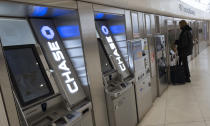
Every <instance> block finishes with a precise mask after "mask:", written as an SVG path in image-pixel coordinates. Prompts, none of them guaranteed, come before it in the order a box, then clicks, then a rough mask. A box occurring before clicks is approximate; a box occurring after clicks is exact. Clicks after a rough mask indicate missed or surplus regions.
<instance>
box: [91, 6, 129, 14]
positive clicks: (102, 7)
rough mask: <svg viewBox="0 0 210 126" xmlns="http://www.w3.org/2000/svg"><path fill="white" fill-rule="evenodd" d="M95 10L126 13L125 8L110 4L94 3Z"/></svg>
mask: <svg viewBox="0 0 210 126" xmlns="http://www.w3.org/2000/svg"><path fill="white" fill-rule="evenodd" d="M93 9H94V11H98V12H104V13H111V14H125V11H124V10H123V9H119V8H113V7H109V6H103V5H98V4H93Z"/></svg>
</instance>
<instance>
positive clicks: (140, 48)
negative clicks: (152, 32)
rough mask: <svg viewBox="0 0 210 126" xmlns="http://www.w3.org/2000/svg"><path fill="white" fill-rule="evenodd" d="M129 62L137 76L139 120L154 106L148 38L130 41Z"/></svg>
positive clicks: (136, 89)
mask: <svg viewBox="0 0 210 126" xmlns="http://www.w3.org/2000/svg"><path fill="white" fill-rule="evenodd" d="M128 45H129V46H128V47H129V62H130V66H131V70H132V72H133V73H134V76H135V92H136V102H137V110H138V119H139V122H140V120H142V118H143V116H144V115H145V114H146V112H148V111H149V109H150V108H151V107H152V103H153V100H152V88H151V76H150V62H149V58H150V56H149V48H148V42H147V39H146V38H145V39H135V40H132V41H131V42H129V43H128Z"/></svg>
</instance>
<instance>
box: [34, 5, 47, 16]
mask: <svg viewBox="0 0 210 126" xmlns="http://www.w3.org/2000/svg"><path fill="white" fill-rule="evenodd" d="M47 10H48V7H40V6H34V7H33V13H32V16H36V17H41V16H44V15H45V14H47Z"/></svg>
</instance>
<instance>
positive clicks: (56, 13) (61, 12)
mask: <svg viewBox="0 0 210 126" xmlns="http://www.w3.org/2000/svg"><path fill="white" fill-rule="evenodd" d="M70 13H71V11H70V10H65V9H53V17H57V16H62V15H66V14H70Z"/></svg>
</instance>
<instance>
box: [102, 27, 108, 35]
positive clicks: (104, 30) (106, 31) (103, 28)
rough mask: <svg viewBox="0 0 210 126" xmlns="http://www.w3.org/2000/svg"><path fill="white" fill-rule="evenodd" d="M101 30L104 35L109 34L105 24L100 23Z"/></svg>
mask: <svg viewBox="0 0 210 126" xmlns="http://www.w3.org/2000/svg"><path fill="white" fill-rule="evenodd" d="M101 31H102V32H103V34H104V35H108V34H109V30H108V28H107V27H106V26H104V25H102V26H101Z"/></svg>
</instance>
